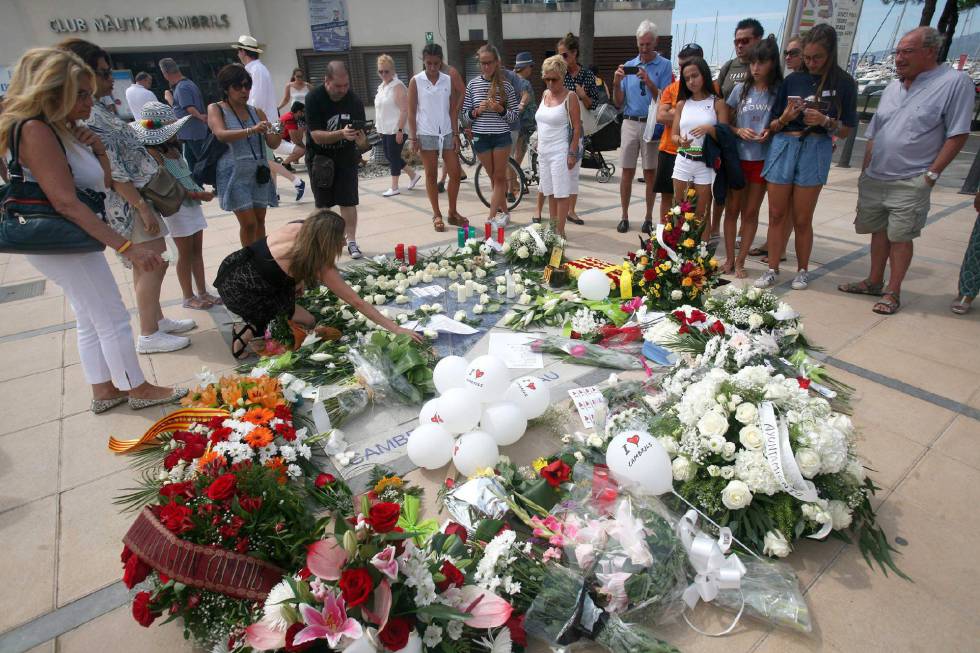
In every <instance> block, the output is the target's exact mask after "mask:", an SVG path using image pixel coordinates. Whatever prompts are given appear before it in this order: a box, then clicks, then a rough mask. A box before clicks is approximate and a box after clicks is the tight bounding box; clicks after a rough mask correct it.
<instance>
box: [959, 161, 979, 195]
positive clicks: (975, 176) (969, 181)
mask: <svg viewBox="0 0 980 653" xmlns="http://www.w3.org/2000/svg"><path fill="white" fill-rule="evenodd" d="M977 190H980V150H977V154H976V156H974V157H973V165H971V166H970V172H968V173H967V175H966V180H965V181H964V182H963V188H961V189H960V193H962V194H963V195H976V193H977Z"/></svg>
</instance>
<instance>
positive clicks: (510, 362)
mask: <svg viewBox="0 0 980 653" xmlns="http://www.w3.org/2000/svg"><path fill="white" fill-rule="evenodd" d="M532 340H534V338H533V337H532V336H529V335H528V334H526V333H491V334H490V347H489V350H488V352H489V354H490V355H491V356H496V357H497V358H499V359H501V360H502V361H504V364H505V365H506V366H507V368H508V369H511V370H536V369H540V368H541V367H543V366H544V356H543V355H542V354H540V353H537V352H533V351H531V344H530V343H531V341H532Z"/></svg>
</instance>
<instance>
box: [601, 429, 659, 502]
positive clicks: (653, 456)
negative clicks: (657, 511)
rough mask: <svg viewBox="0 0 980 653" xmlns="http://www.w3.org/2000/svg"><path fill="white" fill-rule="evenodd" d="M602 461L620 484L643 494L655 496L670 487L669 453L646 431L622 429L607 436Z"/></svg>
mask: <svg viewBox="0 0 980 653" xmlns="http://www.w3.org/2000/svg"><path fill="white" fill-rule="evenodd" d="M606 465H607V466H608V467H609V471H610V472H611V473H612V475H613V478H615V479H616V481H618V482H619V483H620V484H621V485H624V486H628V487H634V488H638V489H639V490H641V491H642V492H644V493H646V494H654V495H658V496H659V495H661V494H666V493H667V492H670V491H671V490H672V489H673V484H674V476H673V472H672V471H671V467H670V456H669V455H668V454H667V451H666V450H665V449H664V448H663V445H662V444H660V441H659V440H657V438H655V437H653V436H652V435H650V434H649V433H647V432H646V431H633V430H630V431H623V432H622V433H620V434H619V435H617V436H616V437H614V438H613V439H612V440H610V441H609V446H608V448H607V449H606Z"/></svg>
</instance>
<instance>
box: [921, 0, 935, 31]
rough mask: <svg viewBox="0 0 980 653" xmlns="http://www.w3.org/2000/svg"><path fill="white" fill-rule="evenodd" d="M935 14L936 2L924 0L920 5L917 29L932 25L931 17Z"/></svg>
mask: <svg viewBox="0 0 980 653" xmlns="http://www.w3.org/2000/svg"><path fill="white" fill-rule="evenodd" d="M935 13H936V0H925V2H923V3H922V17H921V18H920V19H919V27H926V26H928V25H932V17H933V15H934V14H935Z"/></svg>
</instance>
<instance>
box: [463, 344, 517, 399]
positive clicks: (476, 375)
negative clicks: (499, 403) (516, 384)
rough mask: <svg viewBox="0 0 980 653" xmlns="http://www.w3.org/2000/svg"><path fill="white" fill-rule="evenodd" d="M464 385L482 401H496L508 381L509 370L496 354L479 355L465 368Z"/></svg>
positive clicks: (505, 388)
mask: <svg viewBox="0 0 980 653" xmlns="http://www.w3.org/2000/svg"><path fill="white" fill-rule="evenodd" d="M464 379H465V381H466V387H468V388H469V389H470V390H472V391H473V392H474V393H475V394H476V395H477V396H478V397H479V398H480V401H482V402H483V403H490V402H491V401H496V400H497V399H499V398H500V396H501V395H503V394H504V391H505V390H507V385H508V384H509V383H510V370H508V369H507V366H506V365H505V364H504V362H503V361H502V360H500V359H499V358H497V357H496V356H490V355H485V356H480V357H479V358H476V359H474V360H473V362H472V363H470V364H469V367H467V368H466V376H465V377H464Z"/></svg>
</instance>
